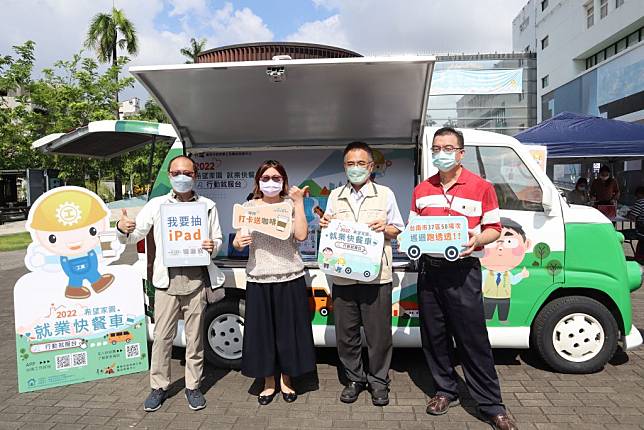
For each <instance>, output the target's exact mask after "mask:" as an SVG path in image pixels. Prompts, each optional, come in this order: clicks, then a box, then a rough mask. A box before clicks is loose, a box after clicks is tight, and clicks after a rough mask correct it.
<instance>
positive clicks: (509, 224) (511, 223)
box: [501, 217, 526, 242]
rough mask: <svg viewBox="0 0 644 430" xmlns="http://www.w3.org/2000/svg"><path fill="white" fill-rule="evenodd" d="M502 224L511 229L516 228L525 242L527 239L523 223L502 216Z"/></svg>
mask: <svg viewBox="0 0 644 430" xmlns="http://www.w3.org/2000/svg"><path fill="white" fill-rule="evenodd" d="M501 226H502V227H503V228H507V229H509V230H514V231H515V232H516V233H517V234H519V235H520V236H521V237H522V238H523V241H524V242H525V239H526V236H525V231H524V230H523V227H521V224H519V223H518V222H516V221H515V220H513V219H510V218H505V217H501Z"/></svg>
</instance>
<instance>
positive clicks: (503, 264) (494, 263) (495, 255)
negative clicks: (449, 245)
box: [481, 218, 531, 322]
mask: <svg viewBox="0 0 644 430" xmlns="http://www.w3.org/2000/svg"><path fill="white" fill-rule="evenodd" d="M501 225H502V227H503V228H502V230H501V236H500V237H499V239H498V240H497V241H496V242H492V243H490V244H489V245H487V246H486V247H485V249H484V253H483V257H481V266H483V268H484V269H485V270H483V308H484V310H485V319H486V320H491V319H492V317H493V316H494V312H495V311H496V310H497V309H498V315H499V321H501V322H506V321H507V320H508V314H509V313H510V297H511V296H512V286H513V285H516V284H518V283H519V282H521V281H522V280H523V279H525V278H527V277H528V276H529V275H530V274H529V272H528V270H527V269H526V268H525V267H524V268H523V270H522V271H521V272H519V273H517V274H514V275H513V274H512V272H511V270H512V269H514V268H515V267H517V266H519V265H520V264H521V262H522V261H523V258H524V256H525V254H526V252H528V250H529V249H530V247H531V242H530V240H529V239H526V235H525V232H524V231H523V227H521V225H519V223H517V222H516V221H513V220H511V219H509V218H501Z"/></svg>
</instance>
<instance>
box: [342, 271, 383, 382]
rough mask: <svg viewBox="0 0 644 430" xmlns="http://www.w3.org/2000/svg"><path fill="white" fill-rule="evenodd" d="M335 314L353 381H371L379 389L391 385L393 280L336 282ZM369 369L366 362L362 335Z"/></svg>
mask: <svg viewBox="0 0 644 430" xmlns="http://www.w3.org/2000/svg"><path fill="white" fill-rule="evenodd" d="M333 315H334V318H335V336H336V340H337V345H338V355H339V356H340V361H341V362H342V365H343V366H344V369H345V372H346V376H347V378H348V379H349V380H350V381H353V382H362V383H369V385H370V387H371V388H372V389H375V390H379V389H383V388H387V386H388V385H389V365H390V364H391V352H392V336H391V283H388V284H368V285H367V284H355V285H335V284H334V285H333ZM360 326H362V327H363V328H364V335H365V343H366V346H367V353H368V356H369V369H368V371H366V372H365V370H364V365H363V363H362V337H361V335H360Z"/></svg>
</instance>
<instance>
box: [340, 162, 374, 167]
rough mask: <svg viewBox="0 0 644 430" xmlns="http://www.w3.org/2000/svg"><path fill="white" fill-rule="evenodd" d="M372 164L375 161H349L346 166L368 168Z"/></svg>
mask: <svg viewBox="0 0 644 430" xmlns="http://www.w3.org/2000/svg"><path fill="white" fill-rule="evenodd" d="M371 163H373V161H347V162H346V163H344V165H345V166H347V167H356V166H358V167H367V166H368V165H369V164H371Z"/></svg>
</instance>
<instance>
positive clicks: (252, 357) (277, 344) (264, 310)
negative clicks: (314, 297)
mask: <svg viewBox="0 0 644 430" xmlns="http://www.w3.org/2000/svg"><path fill="white" fill-rule="evenodd" d="M313 370H315V349H314V346H313V331H312V329H311V312H310V311H309V299H308V296H307V293H306V282H305V280H304V276H301V277H299V278H297V279H294V280H292V281H287V282H275V283H261V284H260V283H256V282H247V283H246V312H245V321H244V345H243V355H242V373H243V374H244V375H246V376H249V377H251V378H264V377H267V376H272V375H279V374H280V373H283V374H285V375H288V376H294V377H295V376H300V375H303V374H305V373H309V372H312V371H313Z"/></svg>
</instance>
